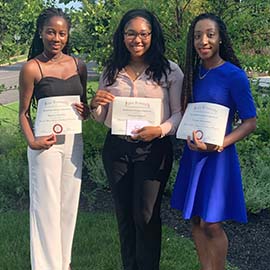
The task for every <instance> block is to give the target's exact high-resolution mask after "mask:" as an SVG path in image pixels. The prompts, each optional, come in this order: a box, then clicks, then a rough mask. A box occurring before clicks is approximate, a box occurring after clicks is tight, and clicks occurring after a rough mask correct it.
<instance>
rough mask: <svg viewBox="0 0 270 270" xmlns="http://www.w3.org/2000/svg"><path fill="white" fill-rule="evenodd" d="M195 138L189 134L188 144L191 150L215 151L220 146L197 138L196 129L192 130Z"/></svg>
mask: <svg viewBox="0 0 270 270" xmlns="http://www.w3.org/2000/svg"><path fill="white" fill-rule="evenodd" d="M192 137H193V139H192V140H191V138H190V137H189V136H188V138H187V144H188V147H189V149H190V150H193V151H200V152H214V151H217V149H218V146H217V145H215V144H210V143H204V142H202V141H201V140H199V139H198V138H197V135H196V131H193V132H192Z"/></svg>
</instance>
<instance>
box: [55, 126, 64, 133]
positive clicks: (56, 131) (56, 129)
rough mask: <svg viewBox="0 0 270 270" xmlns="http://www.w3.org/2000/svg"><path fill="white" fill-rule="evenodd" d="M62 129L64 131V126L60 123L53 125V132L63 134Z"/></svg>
mask: <svg viewBox="0 0 270 270" xmlns="http://www.w3.org/2000/svg"><path fill="white" fill-rule="evenodd" d="M62 131H63V127H62V126H61V125H60V124H55V125H54V126H53V132H54V133H55V134H61V133H62Z"/></svg>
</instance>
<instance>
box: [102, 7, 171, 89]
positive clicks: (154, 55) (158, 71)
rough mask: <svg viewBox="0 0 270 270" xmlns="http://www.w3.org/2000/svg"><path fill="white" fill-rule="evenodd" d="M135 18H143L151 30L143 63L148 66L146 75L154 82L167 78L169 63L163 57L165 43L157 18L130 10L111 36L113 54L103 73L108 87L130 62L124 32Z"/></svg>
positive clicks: (137, 10)
mask: <svg viewBox="0 0 270 270" xmlns="http://www.w3.org/2000/svg"><path fill="white" fill-rule="evenodd" d="M137 17H141V18H144V19H145V20H146V21H147V22H148V23H149V25H150V28H151V46H150V48H149V50H148V51H147V52H146V53H145V56H144V57H145V58H144V59H145V62H146V63H147V64H148V65H149V67H148V69H147V70H146V73H147V74H149V75H150V76H151V77H152V78H153V80H154V81H156V82H160V79H161V77H162V75H163V74H164V76H165V77H166V78H167V73H166V72H167V71H168V70H169V71H170V70H171V69H170V65H169V61H168V60H167V58H166V57H165V56H164V54H165V41H164V36H163V32H162V29H161V25H160V23H159V20H158V18H157V17H156V16H155V15H154V14H153V13H152V12H150V11H148V10H146V9H132V10H129V11H128V12H127V13H125V14H124V16H123V17H122V19H121V21H120V23H119V25H118V27H117V29H116V31H115V33H114V36H113V52H112V54H111V56H110V58H109V60H108V61H107V64H106V68H105V73H104V77H105V78H106V79H107V81H108V84H109V85H111V84H113V83H114V81H115V78H116V75H117V73H118V72H119V71H120V70H121V69H122V68H124V67H125V66H126V65H128V63H129V61H130V53H129V51H128V50H127V48H126V46H125V44H124V30H125V27H126V25H127V23H128V22H129V21H130V20H132V19H134V18H137Z"/></svg>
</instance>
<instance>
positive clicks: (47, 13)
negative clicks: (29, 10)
mask: <svg viewBox="0 0 270 270" xmlns="http://www.w3.org/2000/svg"><path fill="white" fill-rule="evenodd" d="M52 17H61V18H63V19H64V20H65V21H66V22H67V25H68V32H69V30H70V28H71V20H70V18H69V17H68V16H67V15H66V14H65V13H64V12H63V10H62V9H61V8H47V9H44V10H43V11H42V12H41V13H40V15H39V16H38V18H37V21H36V31H35V34H34V38H33V41H32V44H31V47H30V49H29V53H28V60H30V59H32V58H35V57H36V56H37V55H39V54H41V53H42V51H43V49H44V47H43V42H42V39H41V38H40V33H41V31H42V29H43V27H44V25H46V23H48V21H49V20H50V19H51V18H52ZM63 53H65V54H69V35H68V40H67V44H66V46H65V48H64V49H63Z"/></svg>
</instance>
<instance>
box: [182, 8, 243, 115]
mask: <svg viewBox="0 0 270 270" xmlns="http://www.w3.org/2000/svg"><path fill="white" fill-rule="evenodd" d="M205 19H209V20H211V21H214V22H215V23H216V24H217V27H218V30H219V36H220V40H221V41H222V42H221V43H220V44H219V55H220V57H221V58H222V59H223V60H225V61H228V62H231V63H232V64H234V65H236V66H238V67H240V68H241V65H240V62H239V60H238V58H237V57H236V55H235V53H234V50H233V48H232V43H231V40H230V37H229V35H228V32H227V28H226V25H225V23H224V22H223V21H222V20H221V19H220V18H219V17H218V16H216V15H215V14H212V13H203V14H200V15H199V16H197V17H196V18H195V19H194V20H193V21H192V22H191V25H190V27H189V31H188V36H187V47H186V60H185V68H184V74H185V76H184V81H183V91H182V96H181V105H182V110H183V111H184V110H185V109H186V107H187V104H188V103H189V102H191V101H192V99H193V93H192V89H193V82H194V78H195V75H196V72H197V70H198V66H199V64H200V58H199V55H198V54H197V52H196V50H195V47H194V29H195V25H196V23H197V22H198V21H201V20H205Z"/></svg>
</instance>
